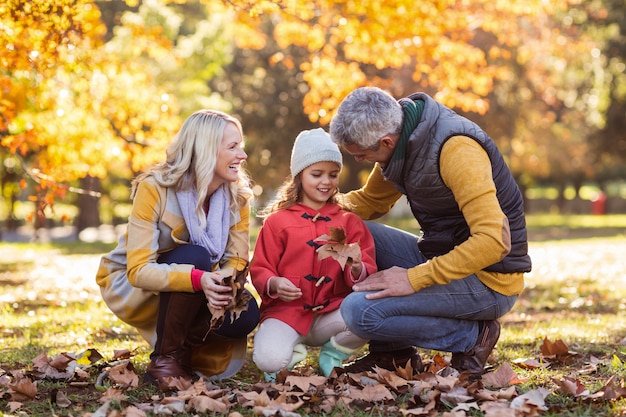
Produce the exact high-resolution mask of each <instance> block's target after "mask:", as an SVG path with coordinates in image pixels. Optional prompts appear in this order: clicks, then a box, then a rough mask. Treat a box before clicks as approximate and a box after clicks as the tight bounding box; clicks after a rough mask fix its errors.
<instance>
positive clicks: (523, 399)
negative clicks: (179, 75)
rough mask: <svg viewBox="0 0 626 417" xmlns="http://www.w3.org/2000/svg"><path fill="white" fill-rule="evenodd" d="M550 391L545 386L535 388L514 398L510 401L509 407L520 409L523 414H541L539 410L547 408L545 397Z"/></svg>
mask: <svg viewBox="0 0 626 417" xmlns="http://www.w3.org/2000/svg"><path fill="white" fill-rule="evenodd" d="M550 393H551V391H550V390H547V389H545V388H537V389H536V390H532V391H528V392H527V393H525V394H522V395H520V396H519V397H516V398H514V399H513V401H511V408H514V409H517V410H520V411H521V412H522V413H523V415H524V416H537V415H539V414H541V413H540V412H539V411H545V410H547V409H548V407H546V403H545V399H546V397H547V396H548V395H549V394H550Z"/></svg>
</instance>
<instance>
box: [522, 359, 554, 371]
mask: <svg viewBox="0 0 626 417" xmlns="http://www.w3.org/2000/svg"><path fill="white" fill-rule="evenodd" d="M513 363H514V364H515V365H517V366H519V367H520V368H522V369H538V368H548V367H549V366H550V365H551V364H550V362H548V361H547V360H545V358H542V359H541V361H539V360H537V359H532V358H529V359H522V358H520V359H516V360H514V361H513Z"/></svg>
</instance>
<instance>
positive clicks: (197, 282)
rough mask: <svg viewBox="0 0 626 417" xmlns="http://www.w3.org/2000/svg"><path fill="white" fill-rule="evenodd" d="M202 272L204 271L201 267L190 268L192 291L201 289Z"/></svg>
mask: <svg viewBox="0 0 626 417" xmlns="http://www.w3.org/2000/svg"><path fill="white" fill-rule="evenodd" d="M202 274H204V271H203V270H202V269H192V270H191V286H192V287H193V290H194V291H200V290H202V283H201V280H202Z"/></svg>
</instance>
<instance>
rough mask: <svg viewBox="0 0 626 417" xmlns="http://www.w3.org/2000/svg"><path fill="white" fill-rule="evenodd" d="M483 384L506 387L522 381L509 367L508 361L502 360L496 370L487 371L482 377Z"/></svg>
mask: <svg viewBox="0 0 626 417" xmlns="http://www.w3.org/2000/svg"><path fill="white" fill-rule="evenodd" d="M482 381H483V384H485V386H491V387H496V388H502V387H508V386H509V385H513V384H520V383H522V382H524V381H523V380H520V378H519V377H518V376H517V373H516V372H515V371H514V370H513V368H511V365H509V363H508V362H504V363H503V364H502V365H501V366H500V367H499V368H498V369H497V370H496V371H494V372H488V373H486V374H485V375H483V377H482Z"/></svg>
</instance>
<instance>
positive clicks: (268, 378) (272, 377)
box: [263, 372, 278, 382]
mask: <svg viewBox="0 0 626 417" xmlns="http://www.w3.org/2000/svg"><path fill="white" fill-rule="evenodd" d="M277 373H278V372H263V376H264V377H265V382H276V374H277Z"/></svg>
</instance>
